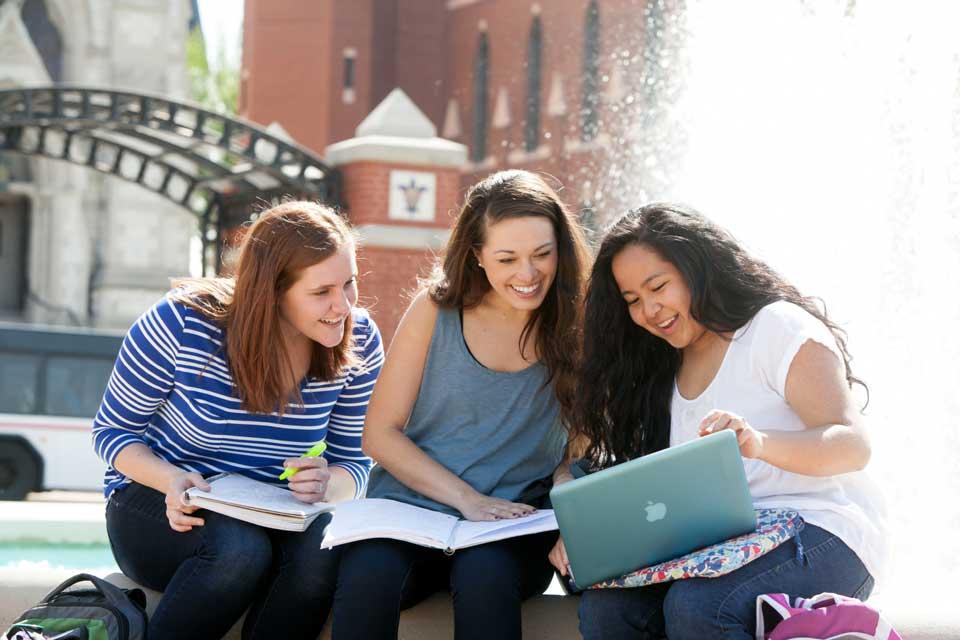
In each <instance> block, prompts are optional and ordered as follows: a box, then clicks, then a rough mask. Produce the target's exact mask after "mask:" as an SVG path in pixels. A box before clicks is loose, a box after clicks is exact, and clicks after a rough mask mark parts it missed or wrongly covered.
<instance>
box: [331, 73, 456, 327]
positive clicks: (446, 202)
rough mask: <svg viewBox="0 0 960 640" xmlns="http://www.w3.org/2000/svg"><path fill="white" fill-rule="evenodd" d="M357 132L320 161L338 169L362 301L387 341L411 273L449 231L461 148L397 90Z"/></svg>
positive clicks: (413, 278)
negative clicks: (355, 241)
mask: <svg viewBox="0 0 960 640" xmlns="http://www.w3.org/2000/svg"><path fill="white" fill-rule="evenodd" d="M356 134H357V135H356V137H354V138H351V139H349V140H344V141H343V142H338V143H336V144H333V145H330V146H329V147H327V150H326V159H327V162H328V163H329V164H331V165H333V166H336V167H339V168H340V170H341V171H342V172H343V185H344V197H345V199H346V203H347V213H348V216H349V218H350V222H351V223H352V224H353V226H354V228H355V229H356V230H357V232H358V233H359V235H360V237H361V247H360V252H359V268H360V300H361V304H363V305H364V306H366V307H368V308H369V309H370V311H371V313H372V314H373V317H374V319H375V320H376V321H377V324H378V325H379V326H380V330H381V331H382V332H383V337H384V340H385V342H386V343H387V344H389V341H390V339H391V338H392V337H393V333H394V331H395V329H396V327H397V323H398V322H399V320H400V317H401V316H402V315H403V312H404V310H405V309H406V307H407V305H408V303H409V301H410V298H411V295H412V294H413V293H414V292H415V291H416V289H417V278H418V276H423V275H426V273H427V271H428V270H429V268H430V265H431V264H432V262H433V258H434V257H435V256H436V255H437V254H438V253H439V251H440V249H441V248H442V247H443V243H444V242H445V241H446V239H447V236H448V235H449V232H450V223H451V222H452V220H453V217H454V215H455V214H456V209H457V206H458V204H459V200H460V170H461V168H462V167H463V166H464V165H465V164H466V159H467V149H466V147H465V146H464V145H462V144H458V143H456V142H451V141H449V140H443V139H441V138H438V137H437V130H436V127H435V126H434V125H433V123H431V122H430V120H429V119H428V118H427V117H426V116H425V115H424V114H423V112H421V111H420V110H419V109H418V108H417V106H416V105H415V104H413V102H412V101H411V100H410V98H408V97H407V95H406V94H405V93H403V91H401V90H400V89H394V90H393V91H392V92H391V93H390V95H388V96H387V97H386V98H385V99H384V101H383V102H381V103H380V105H379V106H378V107H377V108H376V109H374V110H373V111H372V112H370V115H368V116H367V118H366V119H365V120H364V121H363V122H362V123H360V126H358V127H357V131H356Z"/></svg>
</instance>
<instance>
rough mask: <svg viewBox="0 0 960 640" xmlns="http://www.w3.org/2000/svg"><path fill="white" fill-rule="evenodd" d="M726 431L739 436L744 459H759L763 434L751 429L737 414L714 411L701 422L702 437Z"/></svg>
mask: <svg viewBox="0 0 960 640" xmlns="http://www.w3.org/2000/svg"><path fill="white" fill-rule="evenodd" d="M724 429H730V430H731V431H733V432H734V433H736V434H737V444H738V445H740V455H742V456H743V457H744V458H759V457H760V456H761V454H762V453H763V434H762V433H760V432H759V431H757V430H756V429H754V428H753V427H751V426H750V425H749V424H748V423H747V421H746V420H744V419H743V418H742V417H740V416H738V415H737V414H735V413H730V412H729V411H721V410H720V409H714V410H713V411H711V412H710V413H708V414H707V416H706V417H705V418H704V419H703V420H702V421H701V422H700V436H701V437H702V436H707V435H710V434H711V433H717V432H718V431H723V430H724Z"/></svg>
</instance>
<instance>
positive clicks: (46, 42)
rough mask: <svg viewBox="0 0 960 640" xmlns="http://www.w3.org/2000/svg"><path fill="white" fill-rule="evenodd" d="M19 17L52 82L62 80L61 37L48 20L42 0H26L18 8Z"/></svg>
mask: <svg viewBox="0 0 960 640" xmlns="http://www.w3.org/2000/svg"><path fill="white" fill-rule="evenodd" d="M20 18H21V20H23V25H24V26H25V27H26V28H27V33H29V34H30V39H31V40H33V46H35V47H36V48H37V51H38V52H39V53H40V57H41V58H42V59H43V64H44V66H45V67H46V68H47V73H48V74H50V79H51V80H52V81H54V82H62V81H63V38H61V37H60V31H59V30H58V29H57V26H56V25H55V24H53V22H52V21H51V20H50V15H49V13H48V12H47V5H46V3H45V2H44V1H43V0H26V2H24V3H23V6H22V7H21V8H20Z"/></svg>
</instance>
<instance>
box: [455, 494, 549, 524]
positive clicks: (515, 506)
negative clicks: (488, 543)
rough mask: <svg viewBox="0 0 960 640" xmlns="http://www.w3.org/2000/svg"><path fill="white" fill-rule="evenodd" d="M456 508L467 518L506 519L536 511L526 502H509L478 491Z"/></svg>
mask: <svg viewBox="0 0 960 640" xmlns="http://www.w3.org/2000/svg"><path fill="white" fill-rule="evenodd" d="M458 509H459V510H460V513H462V514H463V517H464V518H466V519H467V520H508V519H510V518H521V517H523V516H527V515H530V514H531V513H533V512H534V511H536V509H534V508H533V507H531V506H530V505H528V504H520V503H519V502H510V501H509V500H503V499H501V498H494V497H491V496H485V495H483V494H480V493H476V494H474V495H472V496H470V497H468V498H467V499H466V501H465V502H464V504H463V505H461V506H459V507H458Z"/></svg>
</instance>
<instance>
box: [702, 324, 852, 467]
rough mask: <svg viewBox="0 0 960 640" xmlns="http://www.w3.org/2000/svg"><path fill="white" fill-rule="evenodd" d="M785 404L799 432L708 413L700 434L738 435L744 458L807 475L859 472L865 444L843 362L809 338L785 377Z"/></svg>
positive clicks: (720, 412) (719, 412) (736, 417)
mask: <svg viewBox="0 0 960 640" xmlns="http://www.w3.org/2000/svg"><path fill="white" fill-rule="evenodd" d="M786 400H787V403H788V404H789V405H790V406H791V408H793V410H794V411H796V413H797V415H798V416H800V419H801V420H802V421H803V423H804V425H806V427H807V428H806V429H804V430H803V431H772V430H768V431H757V430H755V429H753V428H752V427H751V426H750V425H748V424H747V423H746V421H745V420H743V418H740V417H739V416H735V415H733V414H729V413H727V412H723V411H714V412H711V413H710V414H709V415H708V416H707V417H706V418H704V421H703V423H702V424H701V434H706V433H712V432H713V431H719V430H721V429H733V430H734V431H736V432H737V437H738V440H739V442H740V450H741V452H742V453H743V455H744V457H747V458H757V459H760V460H763V461H764V462H766V463H768V464H771V465H773V466H775V467H779V468H781V469H784V470H785V471H791V472H793V473H800V474H803V475H808V476H832V475H837V474H841V473H849V472H851V471H858V470H860V469H863V468H864V467H865V466H866V465H867V462H868V461H869V460H870V441H869V438H868V437H867V433H866V430H865V429H864V427H863V422H862V418H861V416H860V412H859V411H858V410H857V408H856V405H855V403H854V399H853V394H852V393H851V392H850V388H849V386H848V385H847V380H846V376H845V374H844V368H843V363H842V362H840V360H839V359H838V358H837V356H836V354H834V353H833V352H832V351H830V349H828V348H827V347H825V346H823V345H822V344H819V343H817V342H814V341H812V340H808V341H807V342H806V343H804V345H803V346H802V347H800V350H799V351H798V352H797V355H796V357H794V359H793V362H792V363H791V365H790V370H789V372H788V373H787V382H786Z"/></svg>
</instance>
